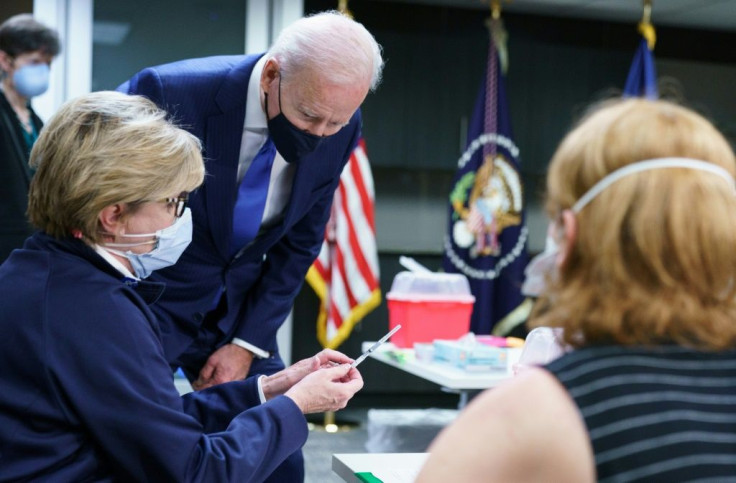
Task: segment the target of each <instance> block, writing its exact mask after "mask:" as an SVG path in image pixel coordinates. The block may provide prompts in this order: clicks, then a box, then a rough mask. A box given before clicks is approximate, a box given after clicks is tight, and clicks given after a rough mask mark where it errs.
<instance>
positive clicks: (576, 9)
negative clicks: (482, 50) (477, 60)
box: [393, 0, 736, 32]
mask: <svg viewBox="0 0 736 483" xmlns="http://www.w3.org/2000/svg"><path fill="white" fill-rule="evenodd" d="M393 1H401V2H405V3H417V4H427V5H444V6H448V7H450V6H451V7H457V8H468V9H478V10H489V9H490V7H489V3H488V2H489V0H393ZM642 5H643V1H642V0H511V1H510V2H509V1H508V0H503V11H504V12H513V13H523V14H536V15H548V16H554V17H568V18H587V19H595V20H606V21H612V22H632V23H636V22H638V21H639V20H641V17H642V11H643V7H642ZM651 20H652V23H653V24H654V26H655V27H656V26H658V25H666V26H670V27H685V28H694V29H705V30H727V31H732V32H734V31H736V0H653V3H652V15H651Z"/></svg>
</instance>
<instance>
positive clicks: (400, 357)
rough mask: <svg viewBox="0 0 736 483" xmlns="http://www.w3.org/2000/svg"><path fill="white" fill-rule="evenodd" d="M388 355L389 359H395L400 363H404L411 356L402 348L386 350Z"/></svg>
mask: <svg viewBox="0 0 736 483" xmlns="http://www.w3.org/2000/svg"><path fill="white" fill-rule="evenodd" d="M386 355H387V356H388V357H389V359H393V360H394V361H396V362H398V363H399V364H403V363H404V362H406V361H407V359H408V358H409V354H408V353H407V352H406V351H402V350H389V351H386Z"/></svg>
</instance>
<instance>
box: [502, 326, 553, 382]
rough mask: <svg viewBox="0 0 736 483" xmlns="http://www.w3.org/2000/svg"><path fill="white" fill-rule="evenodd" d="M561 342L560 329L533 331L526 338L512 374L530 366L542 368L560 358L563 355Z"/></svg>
mask: <svg viewBox="0 0 736 483" xmlns="http://www.w3.org/2000/svg"><path fill="white" fill-rule="evenodd" d="M561 340H562V329H561V328H558V327H556V328H551V327H537V328H536V329H533V330H532V331H531V332H529V335H527V336H526V341H525V342H524V348H523V349H522V351H521V355H520V356H519V362H517V363H516V364H514V366H513V370H514V374H518V373H519V372H521V371H522V370H524V369H526V368H528V367H531V366H542V365H544V364H547V363H549V362H552V361H553V360H555V359H557V358H558V357H560V356H561V355H562V354H564V353H565V348H564V347H563V346H562V345H561V344H560V341H561Z"/></svg>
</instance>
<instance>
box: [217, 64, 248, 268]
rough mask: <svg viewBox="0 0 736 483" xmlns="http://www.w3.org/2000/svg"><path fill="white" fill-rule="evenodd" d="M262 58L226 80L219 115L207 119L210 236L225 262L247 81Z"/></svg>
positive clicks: (219, 95)
mask: <svg viewBox="0 0 736 483" xmlns="http://www.w3.org/2000/svg"><path fill="white" fill-rule="evenodd" d="M259 58H260V56H248V57H245V59H244V60H243V61H242V62H240V63H238V64H236V65H235V66H234V67H233V68H232V69H231V70H230V72H229V73H228V75H227V76H226V77H225V79H224V80H223V82H222V86H221V87H220V90H219V91H218V92H217V94H216V96H215V102H216V104H217V106H218V107H219V109H220V113H219V114H215V115H212V116H210V117H209V118H208V119H207V126H206V131H205V132H206V138H205V142H204V144H205V152H204V156H205V159H206V167H207V178H209V179H208V180H207V181H206V183H205V199H206V202H207V217H208V220H209V226H210V232H211V233H212V237H213V239H214V242H215V245H216V246H217V249H218V250H219V251H220V254H221V255H222V256H223V257H224V258H230V256H229V243H230V237H231V235H232V229H233V206H234V204H235V197H236V195H237V185H236V178H237V173H238V159H239V155H240V144H241V141H242V136H243V125H244V121H245V104H246V96H247V92H248V80H249V79H250V74H251V72H252V71H253V67H254V66H255V64H256V62H257V61H258V59H259Z"/></svg>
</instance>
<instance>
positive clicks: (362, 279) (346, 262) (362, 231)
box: [307, 139, 381, 349]
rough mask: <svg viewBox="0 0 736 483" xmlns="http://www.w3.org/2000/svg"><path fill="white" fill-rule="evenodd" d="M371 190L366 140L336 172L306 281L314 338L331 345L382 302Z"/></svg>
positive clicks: (339, 341)
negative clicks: (315, 307)
mask: <svg viewBox="0 0 736 483" xmlns="http://www.w3.org/2000/svg"><path fill="white" fill-rule="evenodd" d="M374 200H375V194H374V189H373V176H372V175H371V169H370V164H369V162H368V156H367V155H366V151H365V141H364V140H363V139H361V140H360V141H359V142H358V145H357V146H356V147H355V149H354V150H353V153H352V154H351V156H350V160H349V161H348V163H347V164H346V165H345V169H343V172H342V175H341V176H340V185H339V187H338V189H337V191H335V199H334V202H333V204H332V214H331V216H330V220H329V221H328V223H327V228H326V230H325V240H324V242H323V243H322V249H321V250H320V252H319V255H318V257H317V260H315V262H314V264H312V266H311V267H310V269H309V272H308V273H307V282H308V283H309V285H310V286H311V287H312V288H313V289H314V291H315V292H316V293H317V296H318V297H319V299H320V311H319V316H318V318H317V339H318V340H319V342H320V343H321V344H322V346H323V347H327V348H330V349H334V348H336V347H337V346H339V345H340V344H341V343H342V342H344V341H345V339H347V338H348V336H349V335H350V332H351V331H352V329H353V326H354V325H355V324H356V323H357V322H359V321H360V320H361V319H362V318H363V317H364V316H365V315H366V314H367V313H368V312H370V311H371V310H373V309H374V308H376V307H377V306H378V304H380V303H381V289H380V286H379V274H378V251H377V249H376V228H375V221H374V215H373V203H374Z"/></svg>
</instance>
